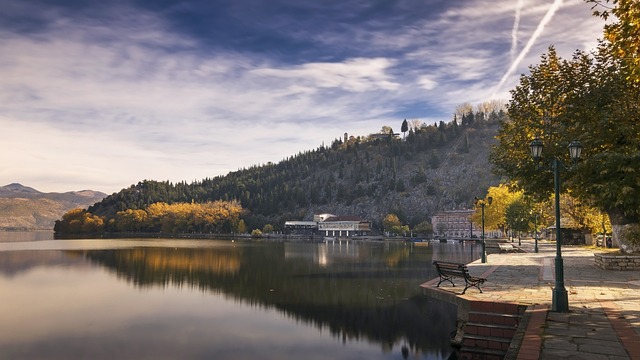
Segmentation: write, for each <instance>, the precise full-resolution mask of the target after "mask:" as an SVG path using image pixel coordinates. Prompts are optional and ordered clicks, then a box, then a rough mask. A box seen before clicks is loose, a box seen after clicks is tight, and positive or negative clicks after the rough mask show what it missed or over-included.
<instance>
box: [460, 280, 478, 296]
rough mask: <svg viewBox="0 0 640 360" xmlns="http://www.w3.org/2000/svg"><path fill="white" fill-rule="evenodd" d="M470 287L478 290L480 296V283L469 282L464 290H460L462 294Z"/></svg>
mask: <svg viewBox="0 0 640 360" xmlns="http://www.w3.org/2000/svg"><path fill="white" fill-rule="evenodd" d="M472 286H473V287H475V288H476V289H478V290H479V291H480V294H482V289H480V283H469V282H466V286H465V288H464V290H462V293H463V294H464V292H465V291H467V289H468V288H470V287H472Z"/></svg>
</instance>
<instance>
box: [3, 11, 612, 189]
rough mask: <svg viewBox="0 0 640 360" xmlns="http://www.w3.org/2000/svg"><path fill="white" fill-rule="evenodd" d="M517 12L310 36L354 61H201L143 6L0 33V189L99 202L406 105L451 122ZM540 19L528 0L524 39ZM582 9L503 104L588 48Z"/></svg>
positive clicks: (488, 85) (230, 164)
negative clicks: (101, 17)
mask: <svg viewBox="0 0 640 360" xmlns="http://www.w3.org/2000/svg"><path fill="white" fill-rule="evenodd" d="M515 5H516V4H515V2H513V1H511V0H501V1H489V0H476V1H471V2H466V3H465V6H464V7H462V6H455V7H452V8H451V10H449V11H446V12H444V13H443V14H441V15H440V16H439V17H435V18H431V19H429V21H425V22H424V23H423V24H413V25H411V26H408V27H403V26H401V25H400V26H396V25H395V24H389V25H388V26H387V28H386V29H384V30H379V31H374V32H365V31H363V29H360V28H349V27H348V26H346V25H345V26H341V27H340V33H338V32H336V33H319V34H318V35H317V36H318V38H317V39H315V40H316V41H318V44H322V45H323V46H328V45H333V46H336V48H340V49H353V51H352V53H353V56H346V57H344V59H342V60H332V61H326V60H321V59H314V60H311V61H306V62H304V61H295V59H292V61H290V62H289V63H288V64H282V63H279V62H277V61H276V60H274V58H271V57H269V56H268V54H263V55H256V54H251V53H241V52H231V51H226V52H225V51H222V50H221V49H215V50H212V49H206V48H204V49H203V48H201V47H202V44H201V43H199V42H198V41H196V40H194V39H192V38H189V37H187V36H186V35H180V34H179V33H177V32H176V31H174V30H173V29H171V28H170V26H169V25H168V24H167V23H165V21H164V20H162V19H161V18H160V17H158V16H156V15H154V14H152V13H149V12H144V11H141V10H138V9H136V10H135V11H134V10H133V9H129V8H122V7H118V8H113V9H111V10H110V11H107V13H106V20H105V21H104V22H96V21H90V20H87V19H84V20H83V19H82V18H74V19H68V18H66V17H64V14H60V13H59V12H54V13H47V12H45V14H47V15H46V16H51V17H52V18H54V17H55V19H56V20H55V21H52V22H51V23H50V24H49V26H48V27H47V29H46V31H40V32H31V33H18V32H13V31H10V30H8V29H6V28H1V27H0V39H2V41H1V42H0V127H2V129H3V130H2V132H1V133H0V140H1V141H2V142H1V144H0V151H1V152H2V154H3V155H2V162H3V166H5V165H6V166H7V169H8V170H7V171H3V173H2V174H0V181H3V180H4V182H6V183H9V182H14V181H19V182H23V183H24V184H25V185H29V186H33V187H36V188H38V189H39V190H43V191H68V190H78V189H84V188H92V189H95V190H102V191H105V192H108V193H110V192H113V191H117V190H119V189H120V188H122V187H126V186H128V185H129V184H132V183H136V182H137V181H139V180H142V179H156V180H171V181H180V180H186V181H192V180H200V179H202V178H205V177H212V176H216V175H220V174H225V173H227V172H228V171H231V170H236V169H238V168H242V167H248V166H251V165H254V164H258V163H266V162H268V161H274V162H276V161H279V160H281V159H282V158H285V157H287V156H290V155H293V154H296V153H298V152H299V151H304V150H309V149H313V148H316V147H317V146H319V145H320V144H321V143H322V142H325V144H326V145H329V144H330V141H331V140H333V139H334V138H336V137H340V136H342V134H343V133H344V132H348V133H349V134H354V135H367V134H368V133H371V132H376V131H378V130H379V129H380V128H381V126H382V125H391V126H394V125H395V123H394V122H396V121H399V120H398V119H397V118H396V115H395V114H397V113H398V112H400V111H403V110H404V109H406V108H408V107H409V106H414V105H415V104H417V103H424V104H425V108H431V109H434V108H435V109H437V110H438V111H440V112H441V113H442V114H450V113H452V112H453V110H454V109H455V106H456V105H459V104H460V103H462V102H471V103H477V102H481V101H485V100H488V96H489V94H490V91H491V89H492V88H493V87H494V86H495V85H496V84H497V83H498V81H499V79H500V77H501V76H503V74H505V72H506V71H507V68H508V66H509V63H510V57H509V53H510V46H511V41H512V33H511V30H512V26H513V16H514V14H515V10H516V9H515ZM25 6H26V5H25ZM547 8H548V4H546V3H545V4H540V3H539V2H538V1H537V0H528V1H524V4H523V7H522V9H521V13H520V23H519V29H518V40H519V41H521V42H525V41H527V39H528V36H530V35H531V33H532V32H533V30H534V29H535V25H536V24H538V23H539V22H540V20H541V18H542V16H543V15H544V12H545V11H546V9H547ZM588 8H589V7H588V6H585V5H584V4H582V3H581V1H579V0H566V1H565V5H564V6H563V7H562V8H561V9H559V10H558V11H557V13H556V15H555V18H554V20H553V21H552V22H550V24H549V26H548V27H547V28H546V29H545V31H544V32H543V33H542V34H541V36H540V38H539V40H538V41H537V42H536V44H535V46H534V47H532V50H531V52H530V54H529V56H528V57H526V58H525V59H524V60H523V62H522V65H521V66H520V67H519V68H518V69H517V71H516V72H515V74H514V75H513V76H511V77H509V78H508V79H507V80H505V86H504V89H503V91H502V93H501V94H497V95H496V96H500V95H503V96H507V95H508V94H507V89H508V88H509V87H510V86H511V85H513V84H515V83H516V82H517V76H518V75H519V74H518V72H524V71H525V70H526V66H527V65H528V64H531V63H535V62H537V61H538V59H539V55H540V54H541V53H542V52H544V51H545V50H546V48H547V47H548V45H550V44H555V45H556V46H557V47H559V51H566V49H570V48H571V50H570V51H573V49H572V47H575V48H578V47H582V46H589V45H590V44H595V36H594V33H597V32H598V30H599V29H600V27H599V26H600V24H599V22H598V21H596V20H593V19H591V16H590V12H589V9H588ZM575 14H579V16H576V15H575ZM382 25H383V23H379V24H378V26H379V27H382ZM554 41H555V43H554ZM520 46H522V44H520ZM360 48H362V49H363V50H362V51H356V50H357V49H360ZM366 54H372V55H370V56H369V55H366ZM415 111H416V112H421V110H415ZM437 116H438V114H433V113H430V112H426V111H425V112H421V113H420V114H418V115H416V116H414V117H424V118H429V119H433V118H437ZM406 117H410V116H406ZM442 120H449V118H448V115H447V116H445V117H444V118H443V119H442ZM395 126H396V127H397V126H399V124H397V125H395ZM64 184H67V185H64ZM0 185H3V184H2V183H0ZM63 185H64V186H63Z"/></svg>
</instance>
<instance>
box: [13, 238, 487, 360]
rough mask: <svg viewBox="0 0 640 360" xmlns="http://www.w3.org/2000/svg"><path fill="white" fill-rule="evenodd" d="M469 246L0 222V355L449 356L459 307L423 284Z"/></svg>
mask: <svg viewBox="0 0 640 360" xmlns="http://www.w3.org/2000/svg"><path fill="white" fill-rule="evenodd" d="M47 234H49V233H47ZM478 257H479V247H474V246H473V245H472V244H459V243H439V242H432V243H421V244H413V243H404V242H395V243H388V242H384V243H383V242H337V241H336V242H328V243H313V244H311V243H266V242H238V241H236V242H230V241H216V240H213V241H212V240H196V241H193V240H162V239H154V240H143V239H119V240H51V237H50V236H45V235H42V234H40V235H34V234H32V235H28V234H22V235H20V236H18V235H17V234H16V233H2V232H0V319H1V321H0V359H294V358H303V359H402V358H403V357H407V356H408V357H409V358H412V359H446V358H447V357H448V356H449V354H450V353H451V348H450V346H449V334H450V332H451V331H453V330H454V328H455V320H456V309H455V307H452V306H451V305H449V304H446V303H442V302H438V301H435V300H432V299H429V298H427V297H425V296H423V295H422V294H421V291H420V288H419V284H420V283H422V282H424V281H426V280H428V279H431V278H434V277H436V274H435V272H434V270H432V269H431V266H427V265H429V264H431V260H432V259H441V260H452V261H460V262H469V261H472V260H473V259H476V258H478ZM403 350H404V351H403ZM403 352H404V353H403Z"/></svg>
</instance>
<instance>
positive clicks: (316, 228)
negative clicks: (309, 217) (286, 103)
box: [284, 214, 371, 237]
mask: <svg viewBox="0 0 640 360" xmlns="http://www.w3.org/2000/svg"><path fill="white" fill-rule="evenodd" d="M284 228H285V232H286V233H287V234H290V235H320V236H326V237H352V236H365V235H370V234H371V222H370V221H366V220H362V219H360V218H358V217H356V216H336V215H333V214H319V215H314V217H313V221H287V222H285V224H284Z"/></svg>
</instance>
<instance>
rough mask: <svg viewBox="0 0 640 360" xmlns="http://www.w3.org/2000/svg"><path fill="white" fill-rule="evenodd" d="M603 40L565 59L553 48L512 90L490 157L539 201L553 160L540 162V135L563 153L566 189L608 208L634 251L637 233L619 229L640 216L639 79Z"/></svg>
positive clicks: (617, 239)
mask: <svg viewBox="0 0 640 360" xmlns="http://www.w3.org/2000/svg"><path fill="white" fill-rule="evenodd" d="M610 51H611V49H610V48H608V47H607V46H606V44H601V46H600V48H599V50H598V53H596V54H595V55H593V56H590V55H588V54H586V53H584V52H580V51H577V52H576V53H575V54H574V56H573V58H572V59H571V60H563V59H561V58H560V57H559V56H558V55H557V53H556V51H555V49H554V48H553V47H551V48H549V51H548V53H547V54H544V55H543V56H542V58H541V62H540V64H538V65H535V66H531V67H530V74H529V75H523V76H522V77H521V78H520V83H519V84H518V86H516V88H515V89H513V90H511V95H512V99H511V101H510V102H509V105H508V112H509V117H510V121H505V122H502V123H501V128H500V130H499V133H498V136H497V138H498V143H497V145H496V146H495V147H494V148H493V149H492V152H491V155H490V159H491V161H492V162H493V164H494V165H495V168H496V169H497V170H498V171H499V172H500V173H501V174H503V175H506V176H508V177H510V178H511V179H513V180H514V181H515V183H516V184H517V186H518V188H520V189H523V190H524V191H525V193H527V194H529V195H532V196H534V197H536V198H538V199H544V198H546V197H548V196H549V195H550V194H551V193H552V192H553V189H554V186H553V178H554V177H553V171H552V169H551V167H550V166H549V163H547V162H543V163H536V162H534V161H533V160H532V159H531V158H530V155H529V144H530V143H531V141H532V140H533V139H534V138H539V139H540V140H541V141H542V142H543V143H544V144H545V148H544V154H543V155H544V156H545V158H546V159H553V158H555V159H559V161H560V162H561V163H562V164H564V167H563V168H562V169H561V177H562V182H563V187H562V189H561V191H562V192H566V191H567V189H571V190H572V191H573V194H574V196H575V197H576V198H578V199H579V200H581V201H583V202H586V203H590V204H593V205H594V206H596V207H597V208H599V209H601V210H603V211H605V212H606V213H607V214H608V215H609V217H610V219H611V222H612V224H613V238H614V243H619V244H620V247H621V249H622V250H623V251H634V246H636V245H634V244H633V241H632V239H624V238H622V236H621V234H622V232H623V230H624V229H625V228H626V227H628V226H633V225H634V224H637V223H638V219H639V215H640V195H639V193H638V192H637V191H636V189H638V188H640V176H638V174H640V152H638V148H640V91H639V90H640V87H639V86H640V84H637V83H635V82H632V81H629V80H628V77H629V72H628V70H627V69H626V68H625V67H624V66H621V63H620V62H619V61H616V60H615V59H613V60H612V57H610V56H608V54H609V52H610ZM574 139H577V140H580V141H581V142H582V144H583V146H584V150H583V158H582V160H581V161H580V162H579V163H578V164H576V165H572V164H571V161H570V159H569V158H568V157H569V154H568V150H567V145H569V143H570V142H571V141H572V140H574Z"/></svg>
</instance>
